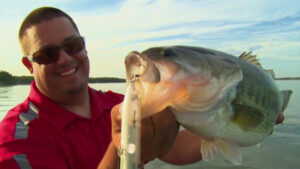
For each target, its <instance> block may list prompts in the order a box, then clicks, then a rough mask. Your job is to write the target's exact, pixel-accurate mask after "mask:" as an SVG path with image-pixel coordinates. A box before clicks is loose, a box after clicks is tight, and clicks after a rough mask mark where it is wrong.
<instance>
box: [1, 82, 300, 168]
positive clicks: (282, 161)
mask: <svg viewBox="0 0 300 169" xmlns="http://www.w3.org/2000/svg"><path fill="white" fill-rule="evenodd" d="M276 83H277V84H278V86H279V88H280V89H282V90H284V89H291V90H293V94H292V97H291V99H290V102H289V105H288V107H287V108H286V110H285V121H284V123H283V125H277V126H276V127H275V131H274V133H273V134H272V135H271V136H270V137H268V138H267V139H266V140H264V141H263V142H262V143H261V145H260V147H258V146H251V147H246V148H243V149H242V151H243V159H244V161H243V163H242V166H233V165H232V164H231V163H230V162H229V161H227V160H226V159H225V158H224V157H223V156H222V155H220V154H219V155H218V156H217V157H216V158H214V159H212V160H210V161H208V162H204V161H200V162H197V163H194V164H191V165H185V166H175V165H169V164H166V163H164V162H162V161H160V160H155V161H153V162H150V163H148V164H147V165H146V166H145V168H146V169H298V168H300V160H299V156H300V112H299V110H300V81H293V80H287V81H276ZM90 86H91V87H93V88H95V89H97V90H100V89H101V90H103V91H107V90H112V91H115V92H119V93H124V92H125V88H126V87H125V84H124V83H94V84H90ZM29 89H30V86H29V85H17V86H9V87H0V120H1V119H2V118H3V116H4V115H5V113H6V112H7V111H8V110H9V109H11V108H12V107H13V106H15V105H16V104H18V103H20V102H22V101H23V100H24V99H25V98H26V97H27V95H28V92H29ZM199 151H200V150H199Z"/></svg>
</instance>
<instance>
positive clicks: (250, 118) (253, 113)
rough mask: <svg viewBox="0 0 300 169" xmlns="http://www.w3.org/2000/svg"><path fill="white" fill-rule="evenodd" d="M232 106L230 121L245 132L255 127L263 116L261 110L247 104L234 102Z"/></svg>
mask: <svg viewBox="0 0 300 169" xmlns="http://www.w3.org/2000/svg"><path fill="white" fill-rule="evenodd" d="M233 108H234V112H235V114H234V116H233V118H232V121H233V122H234V123H235V124H237V125H238V126H239V127H240V128H241V129H242V130H244V131H245V132H247V131H249V130H251V129H253V128H255V127H257V126H258V125H259V124H260V123H261V122H262V120H263V118H264V116H263V114H262V112H261V111H259V110H258V109H255V108H253V107H250V106H247V105H241V104H234V105H233Z"/></svg>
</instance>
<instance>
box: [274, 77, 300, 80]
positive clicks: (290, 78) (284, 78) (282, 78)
mask: <svg viewBox="0 0 300 169" xmlns="http://www.w3.org/2000/svg"><path fill="white" fill-rule="evenodd" d="M275 80H300V77H277V78H275Z"/></svg>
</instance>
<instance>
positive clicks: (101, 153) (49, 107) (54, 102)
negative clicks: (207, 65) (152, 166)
mask: <svg viewBox="0 0 300 169" xmlns="http://www.w3.org/2000/svg"><path fill="white" fill-rule="evenodd" d="M19 40H20V44H21V48H22V51H23V53H24V57H23V58H22V62H23V64H24V65H25V66H26V68H27V69H28V70H29V72H30V73H32V74H33V76H34V81H33V82H32V84H31V90H30V93H29V96H28V97H27V98H26V100H25V101H24V102H23V103H21V104H19V105H17V106H16V107H14V108H13V109H11V110H9V111H8V113H7V115H6V116H5V117H4V119H3V120H2V121H1V123H0V168H9V169H44V168H49V169H96V168H97V167H98V168H99V169H100V168H117V167H118V155H117V148H118V145H119V141H120V140H119V139H114V141H112V137H113V138H120V113H119V106H120V104H119V103H120V102H122V101H123V95H121V94H117V93H114V92H111V91H109V92H101V91H95V90H94V89H92V88H90V87H89V86H88V78H89V58H88V55H87V50H86V48H85V41H84V38H83V37H82V36H81V35H80V33H79V30H78V28H77V26H76V24H75V23H74V21H73V20H72V18H71V17H70V16H69V15H67V14H66V13H64V12H63V11H61V10H59V9H56V8H52V7H42V8H38V9H36V10H34V11H32V12H31V13H30V14H29V15H28V16H27V17H26V18H25V19H24V21H23V23H22V25H21V28H20V31H19ZM103 71H105V70H103ZM178 126H179V125H178V123H177V121H176V120H175V118H174V116H173V115H172V114H171V113H170V111H168V110H167V109H166V110H164V111H162V112H161V113H158V114H157V115H155V116H153V117H150V118H147V119H144V120H143V121H142V161H150V160H153V159H154V158H157V157H160V158H162V159H163V158H164V159H165V160H166V161H169V162H172V160H174V158H173V157H172V156H174V155H168V154H170V153H168V152H169V150H170V148H171V147H172V145H173V143H174V142H175V139H176V136H177V132H178ZM198 146H199V145H198ZM198 150H199V149H198ZM198 150H197V151H198ZM166 154H167V155H166ZM198 154H199V153H198ZM174 157H175V156H174ZM200 157H201V156H200Z"/></svg>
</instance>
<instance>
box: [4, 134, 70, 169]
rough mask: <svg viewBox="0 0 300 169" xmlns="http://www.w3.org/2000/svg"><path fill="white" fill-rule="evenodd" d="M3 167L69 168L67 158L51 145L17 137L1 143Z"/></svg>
mask: <svg viewBox="0 0 300 169" xmlns="http://www.w3.org/2000/svg"><path fill="white" fill-rule="evenodd" d="M0 168H1V169H2V168H3V169H5V168H7V169H58V168H59V169H68V168H69V167H68V164H67V162H66V160H65V159H64V158H63V157H62V156H61V155H60V154H59V153H58V152H55V151H54V150H53V149H52V148H51V147H47V146H45V145H42V144H37V143H32V142H29V141H28V140H24V139H16V140H12V141H8V142H6V143H2V144H1V145H0Z"/></svg>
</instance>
